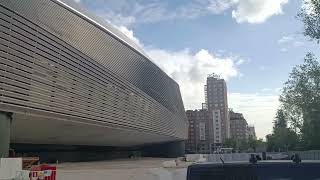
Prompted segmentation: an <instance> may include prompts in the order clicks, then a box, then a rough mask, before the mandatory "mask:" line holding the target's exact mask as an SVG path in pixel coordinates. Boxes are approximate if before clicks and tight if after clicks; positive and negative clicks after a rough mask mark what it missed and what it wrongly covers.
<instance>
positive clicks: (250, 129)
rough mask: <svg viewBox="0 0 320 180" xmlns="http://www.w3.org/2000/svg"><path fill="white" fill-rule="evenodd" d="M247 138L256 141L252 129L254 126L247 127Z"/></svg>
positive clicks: (254, 132)
mask: <svg viewBox="0 0 320 180" xmlns="http://www.w3.org/2000/svg"><path fill="white" fill-rule="evenodd" d="M248 136H249V138H251V139H257V136H256V131H255V129H254V126H248Z"/></svg>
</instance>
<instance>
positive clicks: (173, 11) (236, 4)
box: [75, 0, 288, 27]
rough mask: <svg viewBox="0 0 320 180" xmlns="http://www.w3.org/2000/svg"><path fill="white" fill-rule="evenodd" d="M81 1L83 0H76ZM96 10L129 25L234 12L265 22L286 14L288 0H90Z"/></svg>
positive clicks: (243, 20)
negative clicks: (181, 0) (172, 3)
mask: <svg viewBox="0 0 320 180" xmlns="http://www.w3.org/2000/svg"><path fill="white" fill-rule="evenodd" d="M75 1H80V0H75ZM81 2H83V3H82V4H86V3H85V2H87V4H90V6H89V7H94V9H92V10H93V11H96V12H97V13H99V14H100V15H102V16H103V17H105V18H108V19H109V20H110V21H112V22H113V23H115V24H116V25H118V26H120V25H124V26H126V27H129V26H132V25H134V24H140V23H155V22H159V21H168V20H176V19H194V18H198V17H201V16H206V15H212V14H213V15H217V14H222V13H231V15H232V18H234V19H235V20H236V21H237V22H238V23H263V22H265V21H266V20H267V19H268V18H270V17H271V16H274V15H279V14H282V13H283V11H282V6H283V5H285V4H287V3H288V0H191V1H188V2H186V3H181V4H180V5H178V6H177V7H174V8H172V7H170V6H169V4H170V1H166V0H164V1H160V0H154V1H143V0H142V1H129V0H118V1H108V0H99V1H89V0H81Z"/></svg>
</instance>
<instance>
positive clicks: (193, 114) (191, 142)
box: [186, 109, 215, 153]
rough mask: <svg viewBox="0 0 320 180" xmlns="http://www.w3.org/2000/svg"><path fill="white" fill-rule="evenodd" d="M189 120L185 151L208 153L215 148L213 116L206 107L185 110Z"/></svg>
mask: <svg viewBox="0 0 320 180" xmlns="http://www.w3.org/2000/svg"><path fill="white" fill-rule="evenodd" d="M186 114H187V118H188V121H189V132H188V134H189V135H188V140H187V141H186V151H187V153H210V152H213V151H214V150H215V145H214V143H215V139H214V138H215V137H214V130H213V128H214V126H213V117H212V113H210V112H209V111H208V110H206V109H202V110H194V111H193V110H188V111H186Z"/></svg>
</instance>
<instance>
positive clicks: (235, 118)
mask: <svg viewBox="0 0 320 180" xmlns="http://www.w3.org/2000/svg"><path fill="white" fill-rule="evenodd" d="M229 115H230V134H231V138H233V139H235V140H237V141H238V142H239V143H240V142H241V141H247V140H248V137H249V133H248V123H247V121H246V119H245V118H244V117H243V115H242V114H241V113H235V112H233V111H230V112H229Z"/></svg>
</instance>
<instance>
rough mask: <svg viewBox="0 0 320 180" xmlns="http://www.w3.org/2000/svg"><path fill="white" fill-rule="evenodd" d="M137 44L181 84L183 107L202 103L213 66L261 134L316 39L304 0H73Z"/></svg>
mask: <svg viewBox="0 0 320 180" xmlns="http://www.w3.org/2000/svg"><path fill="white" fill-rule="evenodd" d="M76 2H78V3H80V5H82V6H83V7H85V8H86V9H88V10H90V11H92V12H93V13H95V14H96V15H98V16H101V17H102V18H104V19H105V20H106V21H108V22H110V23H111V24H113V25H115V26H116V27H118V28H119V30H120V31H122V32H123V33H124V34H126V35H127V36H128V37H130V38H131V39H132V40H133V41H135V42H136V43H137V44H139V45H140V46H141V47H142V48H143V49H144V50H145V52H146V53H147V54H148V55H149V56H150V57H151V58H152V59H153V61H154V62H155V63H156V64H157V65H158V66H159V67H160V68H162V69H163V70H164V71H165V72H166V73H167V74H168V75H169V76H171V77H172V78H173V79H175V80H176V81H177V82H178V83H179V85H180V88H181V93H182V96H183V100H184V104H185V108H186V109H196V108H201V102H203V101H204V100H203V99H204V94H203V85H204V83H205V80H206V75H207V74H209V73H212V72H215V73H218V74H220V75H222V77H224V78H225V79H226V80H227V85H228V102H229V107H230V108H233V109H234V110H235V111H239V112H241V113H243V114H244V115H245V117H246V119H247V121H248V122H249V124H253V125H255V127H256V131H257V135H258V136H259V137H261V138H263V137H264V136H265V135H266V134H268V133H270V132H271V129H272V120H273V117H274V113H275V110H276V108H277V106H278V95H279V92H280V88H281V87H282V84H283V83H284V82H285V81H286V79H287V78H288V74H289V72H290V71H291V69H292V67H293V66H294V65H297V64H299V63H302V62H303V57H304V56H305V54H306V53H307V52H308V51H312V52H314V53H316V54H317V55H320V53H319V52H320V51H319V49H320V48H319V47H320V46H319V45H317V44H316V43H315V42H311V41H309V40H308V39H307V38H305V37H304V36H303V35H302V31H303V25H302V23H301V22H300V21H299V20H297V18H296V14H297V12H298V10H299V8H301V4H302V1H301V0H188V1H187V0H176V1H172V0H148V1H144V0H137V1H132V0H96V1H92V0H76Z"/></svg>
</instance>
